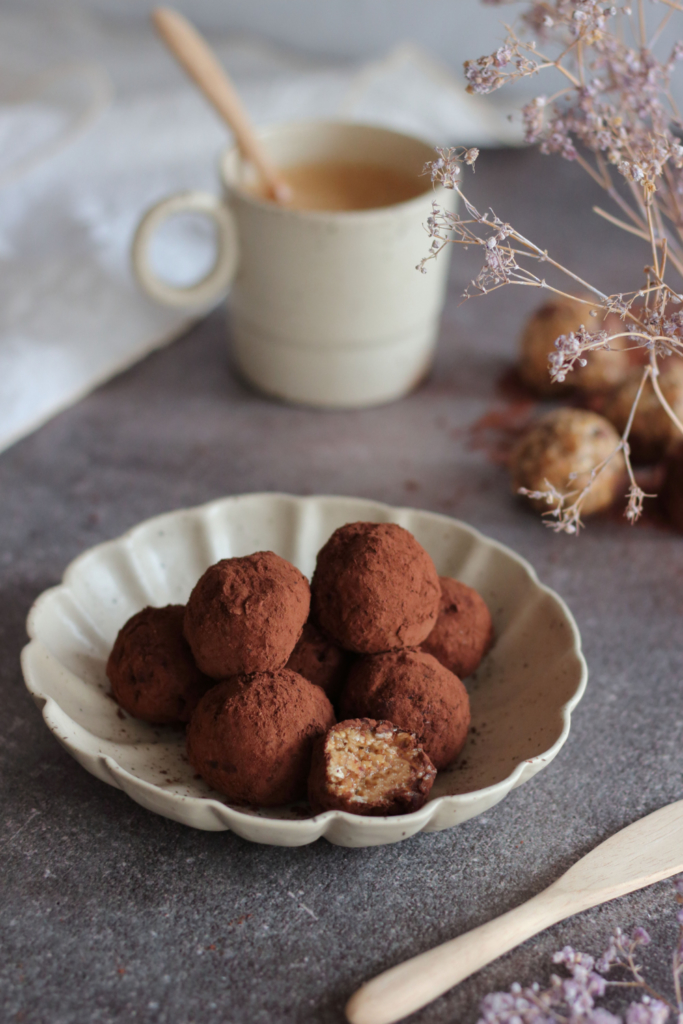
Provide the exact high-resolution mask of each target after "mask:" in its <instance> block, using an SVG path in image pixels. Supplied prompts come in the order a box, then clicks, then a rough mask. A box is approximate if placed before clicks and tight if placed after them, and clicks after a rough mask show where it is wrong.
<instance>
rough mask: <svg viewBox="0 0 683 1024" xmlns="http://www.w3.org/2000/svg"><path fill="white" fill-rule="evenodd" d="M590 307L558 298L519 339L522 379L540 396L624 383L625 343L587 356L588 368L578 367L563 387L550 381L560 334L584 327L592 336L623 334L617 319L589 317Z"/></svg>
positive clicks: (534, 318)
mask: <svg viewBox="0 0 683 1024" xmlns="http://www.w3.org/2000/svg"><path fill="white" fill-rule="evenodd" d="M591 308H592V307H591V306H590V305H587V304H586V303H585V302H580V301H579V300H578V299H574V298H565V297H563V296H561V295H558V296H556V297H554V298H552V299H550V301H548V302H546V303H544V304H543V305H542V306H540V307H539V308H538V309H537V310H536V311H535V312H534V313H533V314H532V315H531V317H530V318H529V320H528V321H527V323H526V326H525V328H524V331H523V333H522V337H521V339H520V352H519V365H518V369H519V376H520V377H521V379H522V381H523V382H524V383H525V384H526V385H527V387H529V388H531V389H532V390H533V391H534V392H535V393H536V394H537V395H560V394H562V393H563V392H566V391H569V390H571V389H572V388H579V389H580V390H582V391H590V392H593V391H608V390H609V389H610V388H612V387H615V385H617V384H618V383H619V382H620V381H622V380H623V379H624V377H625V376H626V374H627V373H628V369H629V358H628V354H627V353H626V352H625V351H623V343H622V342H621V340H619V339H617V340H616V341H614V342H612V343H611V345H612V347H613V350H612V351H607V350H605V349H596V350H595V351H593V352H589V353H587V354H586V356H585V359H586V365H585V366H580V365H579V364H578V363H576V364H575V366H574V369H573V370H571V371H570V373H568V374H567V378H566V380H565V381H564V382H563V383H560V382H557V383H553V382H552V381H551V379H550V371H549V368H548V356H549V355H550V353H551V352H555V351H556V348H555V341H556V340H557V338H559V337H560V335H561V334H564V335H568V334H569V333H570V332H572V331H573V332H576V331H578V330H579V328H580V327H581V325H582V324H583V325H584V326H585V327H586V328H587V329H588V330H589V331H590V332H591V334H594V333H595V332H596V331H599V330H602V329H605V330H607V331H608V332H609V333H610V334H619V333H621V332H622V331H623V324H622V323H621V320H619V318H618V317H615V316H613V315H609V316H607V317H606V318H605V319H604V320H602V319H601V318H598V317H592V316H591V315H590V311H591Z"/></svg>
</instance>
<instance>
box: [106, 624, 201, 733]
mask: <svg viewBox="0 0 683 1024" xmlns="http://www.w3.org/2000/svg"><path fill="white" fill-rule="evenodd" d="M184 614H185V606H184V605H182V604H169V605H167V606H166V608H143V609H142V611H141V612H138V613H137V614H136V615H133V617H132V618H130V619H128V622H126V624H125V625H124V626H123V627H122V629H121V630H120V631H119V635H118V636H117V637H116V640H115V642H114V646H113V648H112V651H111V654H110V655H109V660H108V661H107V676H108V678H109V682H110V683H111V689H112V693H113V694H114V698H115V699H116V701H117V702H118V703H119V704H120V705H121V707H122V708H124V710H126V711H127V712H128V713H129V714H130V715H133V717H134V718H142V719H143V721H145V722H154V723H156V724H159V725H169V724H172V723H175V722H187V721H189V719H190V715H191V714H192V712H193V711H194V709H195V707H196V706H197V704H198V702H199V699H200V697H202V696H203V695H204V694H205V693H206V691H207V690H208V689H209V687H210V686H213V685H214V681H213V679H207V677H206V676H205V675H202V673H201V672H200V671H199V669H198V668H197V666H196V665H195V663H194V660H193V658H192V652H191V651H190V648H189V646H188V644H187V641H186V640H185V638H184V637H183V616H184Z"/></svg>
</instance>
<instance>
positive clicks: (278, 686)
mask: <svg viewBox="0 0 683 1024" xmlns="http://www.w3.org/2000/svg"><path fill="white" fill-rule="evenodd" d="M334 722H335V718H334V711H333V710H332V705H331V704H330V702H329V700H328V699H327V697H326V696H325V693H324V692H323V690H321V688H320V687H319V686H314V685H313V683H309V681H308V680H307V679H304V678H303V676H300V675H297V673H296V672H290V671H289V669H280V671H279V672H260V673H258V674H257V675H254V676H233V677H232V678H231V679H225V680H224V681H223V682H222V683H219V684H218V686H214V687H213V689H211V690H209V692H208V693H207V694H206V697H205V698H204V699H203V700H201V701H200V702H199V706H198V707H197V710H196V711H195V713H194V715H193V716H192V720H191V722H190V725H189V728H188V730H187V756H188V759H189V761H190V764H191V765H192V766H193V767H194V768H196V770H197V771H198V772H199V774H200V775H201V776H202V778H203V779H205V780H206V781H207V782H208V783H209V785H210V786H213V788H214V789H217V790H218V791H219V792H220V793H224V794H225V796H227V797H228V799H229V800H231V801H232V802H233V803H237V804H253V805H256V806H260V807H275V806H277V805H278V804H288V803H291V801H292V800H300V799H302V798H304V797H305V795H306V781H307V779H308V773H309V770H310V767H311V749H312V746H313V741H314V740H315V738H316V737H317V736H320V735H322V734H324V733H325V732H326V731H327V730H328V729H329V728H330V727H331V726H332V725H334Z"/></svg>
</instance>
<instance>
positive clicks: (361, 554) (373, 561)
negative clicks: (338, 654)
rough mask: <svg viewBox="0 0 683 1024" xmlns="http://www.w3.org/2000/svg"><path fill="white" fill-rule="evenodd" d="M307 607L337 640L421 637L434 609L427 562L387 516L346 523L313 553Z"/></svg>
mask: <svg viewBox="0 0 683 1024" xmlns="http://www.w3.org/2000/svg"><path fill="white" fill-rule="evenodd" d="M311 590H312V593H313V613H314V615H315V618H316V620H317V621H318V622H319V624H320V626H321V627H322V628H323V629H324V630H325V632H326V633H329V634H330V636H332V637H334V639H335V640H336V641H337V642H338V643H339V644H341V646H342V647H345V648H347V649H348V650H350V651H356V652H358V653H360V654H375V653H378V652H380V651H389V650H392V649H395V648H399V647H411V646H416V645H417V644H420V643H422V641H423V640H424V639H425V638H426V637H427V636H428V635H429V634H430V633H431V631H432V629H433V628H434V624H435V622H436V617H437V615H438V613H439V601H440V598H441V588H440V587H439V577H438V575H437V572H436V569H435V568H434V563H433V562H432V560H431V558H430V557H429V555H428V554H427V552H426V551H425V549H424V548H423V547H422V546H421V545H420V544H418V542H417V541H416V540H415V538H414V537H413V535H412V533H409V532H408V531H407V530H404V529H403V527H401V526H397V525H396V524H395V523H347V525H346V526H342V527H340V528H339V529H338V530H335V532H334V533H333V534H332V536H331V537H330V539H329V540H328V542H327V544H325V546H324V547H323V548H322V549H321V550H320V552H319V553H318V561H317V565H316V569H315V573H314V575H313V580H312V582H311Z"/></svg>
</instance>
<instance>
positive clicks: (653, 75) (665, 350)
mask: <svg viewBox="0 0 683 1024" xmlns="http://www.w3.org/2000/svg"><path fill="white" fill-rule="evenodd" d="M485 2H489V3H498V4H501V3H506V2H514V0H485ZM651 3H653V4H661V5H662V6H664V8H665V13H664V16H663V18H662V20H661V23H660V25H659V26H658V28H657V30H656V31H655V33H654V34H653V36H652V38H651V39H649V40H648V38H647V33H646V27H645V14H644V6H643V0H637V18H634V15H633V11H632V10H631V8H629V7H623V6H622V7H619V8H618V7H616V6H610V5H605V4H604V3H599V2H598V0H541V2H533V3H531V4H528V5H527V9H526V11H525V12H524V13H523V16H522V23H523V25H524V26H525V27H526V28H529V29H531V30H532V32H534V33H535V35H536V37H537V38H536V39H531V40H530V41H527V40H525V39H523V38H522V37H521V35H520V34H518V33H516V32H515V31H513V30H512V29H511V28H509V27H508V37H507V39H506V41H505V43H504V44H503V46H500V47H499V48H498V49H497V50H496V51H495V52H494V53H492V54H490V55H487V56H484V57H480V58H479V59H478V60H476V61H467V62H466V63H465V78H466V80H467V83H468V84H467V88H468V91H470V92H475V93H480V94H486V93H489V92H492V91H494V90H496V89H499V88H501V86H503V85H506V84H507V83H509V82H513V81H517V80H519V79H521V78H528V77H530V76H536V75H538V74H540V73H541V72H543V71H545V70H547V69H549V68H554V69H555V70H556V71H559V72H560V73H561V74H562V75H563V77H564V80H565V87H564V88H562V89H560V90H559V91H558V92H556V93H555V94H554V95H552V96H550V97H545V96H538V97H536V98H535V99H533V100H532V101H530V102H529V103H527V104H526V105H525V107H524V108H523V110H522V118H523V122H524V125H525V132H526V139H527V142H535V143H538V144H539V145H540V148H541V151H542V152H544V153H559V154H561V155H562V156H563V157H565V158H566V159H569V160H575V161H578V163H580V165H581V166H582V167H583V168H584V169H585V170H586V172H587V173H588V174H589V175H590V176H591V177H592V178H593V180H594V181H596V182H597V183H598V184H600V185H601V186H602V188H604V189H605V191H606V192H607V194H608V196H609V197H610V198H611V199H612V200H613V201H614V202H615V203H616V204H617V206H618V208H619V213H620V215H621V216H616V215H614V214H611V213H608V212H606V211H604V210H602V209H601V208H599V207H594V210H595V212H596V213H598V214H599V215H600V216H601V217H603V218H605V219H606V220H608V221H609V222H611V223H612V224H615V225H616V226H618V227H620V228H622V229H624V230H625V231H627V232H628V233H629V234H630V235H635V236H636V237H638V238H640V239H642V240H644V241H646V242H648V243H649V248H650V255H651V260H650V265H649V266H647V267H646V268H645V281H644V284H643V287H642V288H641V289H639V290H638V291H631V292H624V293H618V294H613V295H607V294H605V293H604V292H602V291H601V290H600V289H599V288H597V287H595V285H593V284H591V283H589V282H588V281H586V280H584V279H583V278H581V277H580V276H579V275H578V274H576V273H574V272H573V271H571V270H569V269H568V268H567V267H564V266H562V265H561V264H560V263H559V262H557V261H556V260H554V259H553V258H552V257H551V256H550V255H549V253H548V251H547V250H544V249H541V248H540V247H539V246H537V245H536V244H535V243H533V242H532V241H531V240H530V239H527V238H525V237H524V236H523V235H522V234H521V233H519V232H518V231H517V230H516V229H515V228H514V227H513V226H512V225H510V224H508V223H506V222H504V221H502V220H501V219H500V218H499V217H498V216H497V215H496V214H495V213H494V211H493V210H487V211H485V212H484V213H480V212H479V210H477V208H476V207H475V206H474V205H473V204H472V203H471V202H470V201H469V200H468V199H467V197H466V195H465V193H464V191H463V180H462V176H463V166H462V165H463V164H467V165H470V166H471V167H472V168H473V169H474V164H475V162H476V159H477V157H478V155H479V153H478V151H477V150H476V149H469V150H465V149H442V150H438V151H437V159H436V160H434V161H433V162H432V163H431V164H429V165H428V167H427V168H426V169H427V170H428V171H429V173H430V174H431V176H432V180H433V181H434V182H438V183H440V184H442V185H444V186H446V187H447V188H451V189H455V190H457V192H458V193H459V195H460V197H461V200H462V205H463V208H464V213H463V214H457V213H456V214H454V213H451V212H450V211H448V210H444V209H443V208H441V207H440V206H439V205H438V204H436V203H435V204H434V207H433V211H432V215H431V217H430V218H429V219H428V222H427V230H428V233H429V236H430V237H431V239H432V242H431V246H430V250H429V253H428V255H427V256H426V257H425V258H424V259H423V260H422V261H421V263H420V264H419V265H418V269H419V270H421V271H422V272H423V273H424V272H426V269H427V264H428V263H429V261H430V260H431V259H434V258H436V257H437V256H438V254H439V253H440V252H441V251H442V249H443V248H444V246H445V245H448V244H453V243H455V244H460V245H463V246H465V247H466V248H468V247H469V246H478V247H479V248H480V250H481V252H482V256H483V265H482V268H481V270H480V271H479V273H478V275H477V276H476V277H475V278H474V279H473V280H472V281H471V283H470V285H469V286H468V288H467V289H466V291H465V297H466V298H470V297H472V296H473V295H475V294H478V295H483V294H487V293H488V292H490V291H494V290H496V289H497V288H500V287H503V286H506V285H510V284H514V285H521V286H525V287H535V288H544V289H548V290H550V291H552V292H555V293H556V294H558V295H563V296H567V295H568V294H569V293H568V292H566V291H563V290H562V289H560V288H558V287H556V286H555V285H552V284H549V283H548V282H547V281H546V278H545V276H544V275H543V274H542V273H541V267H540V266H539V264H547V265H548V266H550V267H552V268H554V269H555V270H556V271H558V272H559V273H561V274H564V275H565V276H566V277H567V278H569V280H570V281H571V285H570V287H573V288H574V290H576V289H577V286H578V288H579V289H580V290H581V291H582V292H583V293H584V294H583V296H582V297H581V299H580V301H583V302H585V304H586V307H587V309H586V311H587V315H588V316H592V317H600V318H601V320H603V321H604V318H605V317H606V315H607V314H610V313H611V314H616V316H618V317H619V318H620V319H621V321H622V324H623V328H622V329H620V330H614V329H612V330H611V331H609V330H607V329H605V328H604V327H601V329H599V330H596V331H590V330H589V329H587V328H586V327H585V326H584V325H582V326H581V327H580V329H579V330H578V331H576V332H572V333H570V334H569V335H562V336H561V337H560V338H558V339H557V340H556V342H555V350H556V351H555V352H553V353H551V355H550V358H549V372H550V376H551V379H552V380H554V381H558V382H562V381H564V380H565V379H566V377H567V374H568V373H570V372H571V371H572V369H573V368H574V367H575V366H577V365H579V366H583V365H585V363H586V358H587V357H590V353H591V352H593V351H596V350H598V349H603V350H605V349H606V350H609V349H611V348H614V347H619V348H624V347H625V348H627V349H633V348H641V349H644V350H646V352H647V354H648V366H647V367H646V368H645V370H644V372H643V377H642V380H641V384H640V388H639V389H638V392H637V395H636V399H635V401H634V405H633V409H632V411H631V416H630V417H629V421H628V423H627V426H626V429H625V430H624V432H623V434H622V437H621V439H620V442H619V445H618V447H617V448H616V449H615V451H614V453H613V455H616V454H617V453H618V452H619V451H621V452H622V453H623V455H624V458H625V460H626V466H627V471H628V474H629V481H630V485H629V489H628V493H627V498H628V504H627V507H626V510H625V515H626V518H627V519H628V520H629V522H631V523H634V522H635V521H636V520H637V519H638V518H639V517H640V515H641V513H642V506H643V500H644V499H645V498H646V497H650V495H646V494H645V493H644V492H643V490H642V489H641V488H640V487H639V486H638V484H637V483H636V480H635V476H634V473H633V469H632V466H631V462H630V458H629V454H630V453H629V445H628V437H629V433H630V430H631V427H632V424H633V417H634V415H635V411H636V408H637V405H638V402H639V401H640V397H641V395H642V391H643V387H644V386H645V383H646V382H647V380H648V379H649V380H650V381H651V383H652V387H653V389H654V391H655V394H656V395H657V398H658V400H659V401H660V403H661V405H662V407H663V409H664V410H665V412H666V414H667V415H668V416H669V418H670V419H671V421H672V422H673V424H674V425H675V427H676V429H677V430H679V431H680V432H681V433H682V434H683V423H681V421H680V419H679V418H678V417H677V416H676V414H675V412H674V411H673V409H672V408H671V407H670V405H669V404H668V402H667V401H666V399H665V397H664V395H663V394H662V391H661V387H660V385H659V381H658V376H659V362H658V360H659V359H661V358H667V357H669V356H681V355H683V312H681V311H679V310H677V309H676V307H678V306H680V305H681V304H682V303H683V293H682V292H681V290H680V288H674V287H673V286H672V285H671V284H670V283H669V282H668V281H667V280H665V274H666V272H667V270H668V269H669V268H673V269H674V270H675V271H676V272H677V273H678V274H679V276H680V277H681V278H683V144H682V143H681V138H680V134H679V133H681V132H683V120H682V119H681V115H680V114H679V112H678V109H677V107H676V104H675V102H674V99H673V97H672V95H671V89H670V80H671V74H672V71H673V69H674V67H675V65H676V64H677V63H678V62H679V61H680V60H681V59H683V42H677V43H676V44H675V45H674V46H673V48H672V49H671V51H670V52H669V53H668V55H667V56H666V59H664V60H659V59H657V58H656V57H655V56H654V54H653V46H654V44H655V43H656V41H657V40H658V39H659V38H660V37H661V35H662V33H663V31H664V28H665V27H666V26H667V25H668V22H669V19H670V18H671V16H672V15H673V14H675V13H676V12H679V11H683V0H681V2H678V0H651ZM627 30H631V32H632V35H633V40H632V44H631V45H628V44H627V43H626V41H625V39H626V37H627ZM539 44H542V46H543V50H541V48H540V45H539ZM548 47H550V48H551V49H552V48H553V47H554V48H555V50H556V51H558V52H557V54H556V55H555V56H549V55H548V54H547V53H546V52H545V51H546V49H548ZM615 174H616V175H617V179H621V182H622V188H621V190H619V189H618V188H617V184H616V183H615V180H614V175H615ZM624 192H625V193H626V194H624ZM612 457H613V456H611V457H610V458H609V459H607V460H605V461H604V462H603V463H601V464H600V466H598V467H596V468H595V470H594V473H593V474H592V477H591V481H590V482H589V485H588V488H587V489H584V490H583V491H582V492H580V493H578V494H577V492H575V491H571V490H570V491H568V492H567V493H565V494H560V493H559V492H557V491H555V490H554V489H552V490H548V492H543V496H545V497H546V498H547V500H548V503H549V504H551V505H553V508H552V509H551V510H550V511H549V512H548V513H547V517H548V518H547V521H548V523H549V525H551V526H552V528H553V529H555V530H558V531H564V532H567V533H578V531H579V528H580V526H581V525H582V524H581V508H582V505H583V504H584V501H585V498H586V496H587V493H588V491H589V490H590V487H591V486H592V483H593V482H594V481H595V479H596V478H597V476H598V475H599V474H600V472H601V471H602V470H603V469H604V468H605V466H606V465H607V464H608V463H609V461H611V458H612ZM570 483H571V481H570ZM536 496H537V497H538V495H536Z"/></svg>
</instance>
